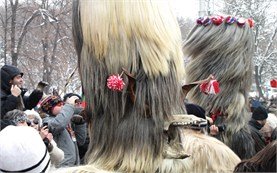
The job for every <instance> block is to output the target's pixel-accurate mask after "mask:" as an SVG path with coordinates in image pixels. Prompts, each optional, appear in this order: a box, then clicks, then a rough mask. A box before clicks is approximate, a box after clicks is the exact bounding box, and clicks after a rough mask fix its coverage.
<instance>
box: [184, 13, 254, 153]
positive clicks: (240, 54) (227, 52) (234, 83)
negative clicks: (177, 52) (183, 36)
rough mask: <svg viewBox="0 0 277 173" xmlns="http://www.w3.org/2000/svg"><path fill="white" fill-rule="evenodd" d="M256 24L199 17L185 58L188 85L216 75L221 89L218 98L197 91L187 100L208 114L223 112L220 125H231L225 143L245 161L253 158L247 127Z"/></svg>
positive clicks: (226, 18)
mask: <svg viewBox="0 0 277 173" xmlns="http://www.w3.org/2000/svg"><path fill="white" fill-rule="evenodd" d="M253 24H254V23H253V20H251V19H242V18H236V17H232V16H226V17H222V16H212V17H205V18H199V19H198V20H197V23H196V25H195V26H194V28H193V29H192V30H191V32H190V33H189V35H188V37H187V40H186V42H185V44H184V52H185V55H186V56H187V57H189V58H190V62H189V63H188V64H187V65H186V74H187V75H186V80H187V82H188V83H190V82H193V81H197V80H200V79H203V78H206V77H207V76H209V75H210V74H213V75H214V76H215V78H216V79H217V80H218V81H219V83H220V88H221V92H220V93H219V94H217V95H215V96H207V95H203V94H201V93H200V92H199V88H194V89H193V90H191V92H189V93H188V96H187V98H188V99H189V100H190V101H192V102H194V103H196V104H199V105H200V106H202V107H204V108H205V109H206V110H207V111H208V112H220V113H221V115H222V117H223V119H224V122H220V123H225V124H226V125H227V129H226V132H225V133H224V136H223V137H224V138H225V139H224V141H225V143H226V144H228V145H229V146H230V147H231V148H232V149H233V150H235V152H236V154H238V155H239V156H240V157H241V158H249V157H251V156H252V155H253V152H252V151H251V148H253V144H252V142H253V141H252V139H251V136H250V134H249V130H248V127H247V124H248V120H249V112H248V111H249V110H248V103H247V97H248V92H249V90H250V87H251V84H252V80H251V79H252V69H253V65H252V56H253V52H254V36H253V32H252V29H251V28H252V27H253ZM245 140H246V141H245ZM235 141H236V142H235ZM242 141H245V142H244V144H242ZM238 146H241V147H238Z"/></svg>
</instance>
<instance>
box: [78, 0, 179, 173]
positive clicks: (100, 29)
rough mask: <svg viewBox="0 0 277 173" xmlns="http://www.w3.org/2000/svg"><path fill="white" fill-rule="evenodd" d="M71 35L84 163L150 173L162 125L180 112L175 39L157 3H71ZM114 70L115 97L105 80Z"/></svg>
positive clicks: (168, 15) (175, 30)
mask: <svg viewBox="0 0 277 173" xmlns="http://www.w3.org/2000/svg"><path fill="white" fill-rule="evenodd" d="M73 35H74V39H75V47H76V50H77V54H78V63H79V72H80V76H81V80H82V86H83V89H84V93H85V97H86V101H87V108H86V110H87V113H88V116H89V118H90V120H89V133H90V138H91V143H90V146H89V150H88V152H87V162H88V163H89V164H94V165H97V167H101V168H103V169H105V170H118V171H123V172H155V171H156V170H157V169H158V167H159V166H160V164H161V160H162V147H163V143H162V141H163V137H162V135H163V125H164V121H165V120H168V119H170V118H171V115H173V114H178V113H183V112H184V110H183V109H182V102H181V100H180V99H178V98H180V93H181V87H180V81H181V79H182V78H183V74H184V72H183V70H184V67H183V59H182V50H181V35H180V29H179V26H178V23H177V20H176V18H175V17H174V15H173V14H172V12H171V11H170V10H169V8H168V4H167V3H166V2H165V1H145V0H137V1H102V0H96V1H88V0H86V1H82V0H79V1H78V0H77V1H74V7H73ZM122 68H124V69H126V71H127V72H128V73H130V74H131V75H132V76H133V79H134V80H135V82H134V83H133V84H132V87H131V88H132V92H133V93H132V94H133V96H134V97H132V98H133V99H130V91H129V90H128V86H130V81H128V78H127V76H126V75H124V76H122V77H123V80H124V81H125V83H126V87H125V88H124V89H123V91H122V92H115V91H112V90H110V89H109V88H108V87H107V86H106V83H107V78H108V77H109V76H110V75H113V74H120V73H121V71H122Z"/></svg>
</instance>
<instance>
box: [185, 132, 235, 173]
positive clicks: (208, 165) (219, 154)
mask: <svg viewBox="0 0 277 173" xmlns="http://www.w3.org/2000/svg"><path fill="white" fill-rule="evenodd" d="M182 141H183V142H182V144H183V147H184V151H185V152H186V153H188V154H190V155H191V157H189V158H187V159H184V160H183V162H184V163H185V164H184V165H186V167H185V168H183V169H185V170H186V171H185V172H202V173H215V172H218V173H221V172H224V173H227V172H229V173H231V172H233V170H234V168H235V166H236V165H237V164H238V163H239V162H240V158H239V157H238V156H237V155H236V154H235V153H234V152H233V151H232V150H231V149H230V148H229V147H228V146H226V145H225V144H224V143H222V142H221V141H219V140H218V139H216V138H214V137H210V136H208V135H205V134H203V133H201V132H200V131H195V130H191V129H183V130H182Z"/></svg>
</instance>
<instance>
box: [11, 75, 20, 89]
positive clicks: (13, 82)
mask: <svg viewBox="0 0 277 173" xmlns="http://www.w3.org/2000/svg"><path fill="white" fill-rule="evenodd" d="M10 83H11V84H12V85H17V86H18V87H19V88H21V87H22V86H23V78H22V76H21V74H19V75H17V76H15V77H14V78H13V79H12V80H11V81H10Z"/></svg>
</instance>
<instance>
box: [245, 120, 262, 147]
mask: <svg viewBox="0 0 277 173" xmlns="http://www.w3.org/2000/svg"><path fill="white" fill-rule="evenodd" d="M249 126H250V131H251V135H252V138H253V139H254V141H255V150H256V152H259V151H261V150H262V149H263V148H264V147H265V146H266V142H265V138H264V137H263V135H262V134H261V132H260V130H261V128H262V127H263V126H262V125H261V124H260V123H258V122H257V121H256V120H254V119H251V120H250V121H249Z"/></svg>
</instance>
